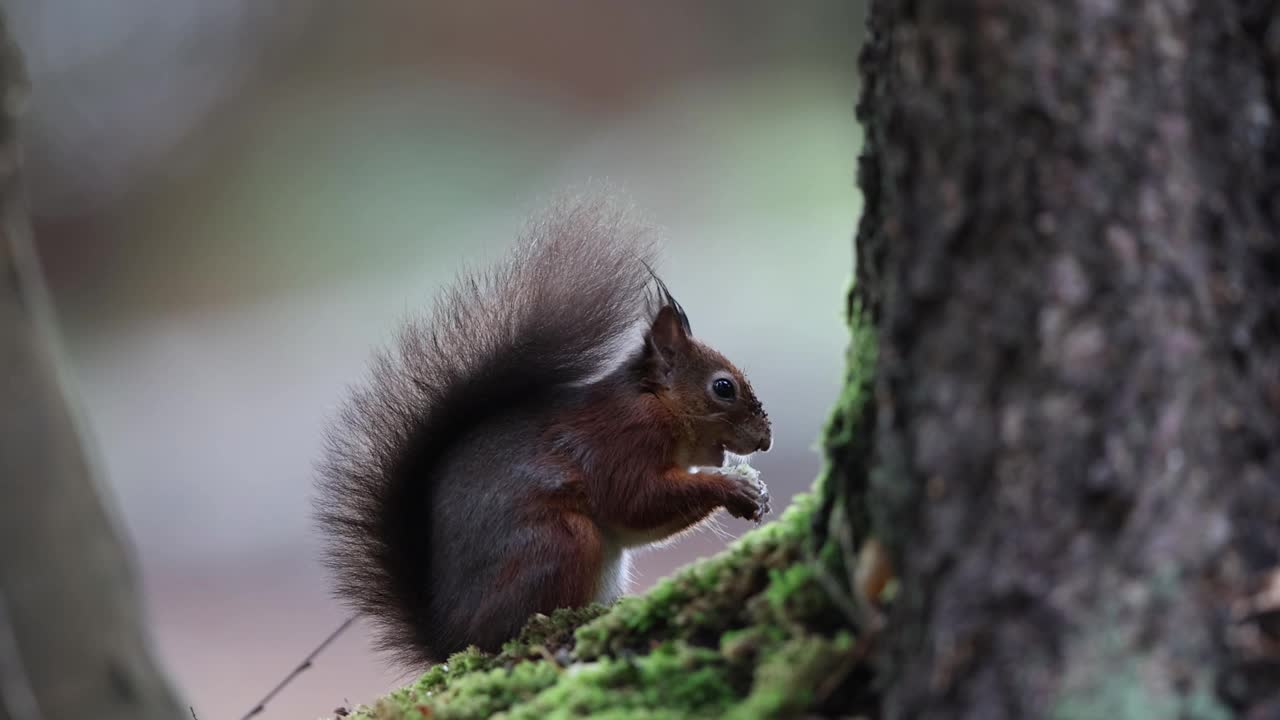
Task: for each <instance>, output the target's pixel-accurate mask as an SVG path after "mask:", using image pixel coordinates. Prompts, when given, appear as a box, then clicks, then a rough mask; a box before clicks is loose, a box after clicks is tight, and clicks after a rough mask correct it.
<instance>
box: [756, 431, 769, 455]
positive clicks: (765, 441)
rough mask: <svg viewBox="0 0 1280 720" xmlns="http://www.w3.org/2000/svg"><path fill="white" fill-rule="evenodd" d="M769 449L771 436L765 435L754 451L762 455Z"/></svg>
mask: <svg viewBox="0 0 1280 720" xmlns="http://www.w3.org/2000/svg"><path fill="white" fill-rule="evenodd" d="M771 447H773V436H772V435H765V436H764V439H763V440H761V441H760V444H759V445H757V446H756V450H759V451H760V452H762V453H767V452H769V448H771Z"/></svg>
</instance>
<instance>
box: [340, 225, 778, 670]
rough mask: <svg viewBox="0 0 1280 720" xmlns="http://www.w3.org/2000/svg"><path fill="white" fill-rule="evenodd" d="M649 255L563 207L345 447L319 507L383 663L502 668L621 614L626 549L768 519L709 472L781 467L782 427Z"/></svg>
mask: <svg viewBox="0 0 1280 720" xmlns="http://www.w3.org/2000/svg"><path fill="white" fill-rule="evenodd" d="M652 253H653V248H652V244H651V243H650V241H649V240H648V239H647V233H646V232H645V231H644V230H643V229H642V228H640V227H639V226H637V225H636V224H634V223H631V222H630V221H628V220H627V218H626V214H625V213H623V212H620V211H618V210H617V209H615V208H614V207H613V206H612V205H611V204H610V203H608V202H605V201H603V200H585V201H578V202H574V203H563V204H561V205H560V206H558V207H557V208H555V209H553V210H552V211H551V212H549V213H547V214H546V215H545V216H544V217H543V218H542V219H541V220H539V221H537V222H535V223H533V224H532V225H531V227H530V228H529V230H528V231H527V232H526V234H525V236H524V238H523V239H522V240H521V242H520V243H519V245H518V246H517V248H516V249H515V251H514V252H513V253H512V254H511V255H510V256H509V257H508V258H507V259H506V260H505V261H503V262H502V263H500V264H498V265H497V266H496V267H494V268H492V269H491V270H489V271H488V272H485V273H478V274H467V275H464V276H463V277H461V278H460V279H459V280H458V281H457V282H456V283H455V284H454V285H453V286H451V287H450V288H449V289H447V290H446V291H445V292H444V293H443V294H442V296H441V297H440V298H439V300H438V303H437V305H436V307H435V309H434V312H433V314H431V316H430V317H429V318H428V319H426V320H424V321H421V322H415V323H411V324H409V325H408V326H407V327H405V328H404V329H403V331H402V332H401V334H400V338H399V343H398V345H397V347H396V348H395V350H394V351H392V352H390V353H384V354H381V355H379V356H377V358H376V359H375V362H374V365H373V371H372V378H371V379H370V381H369V382H368V384H367V385H365V386H363V387H362V388H360V389H358V390H356V391H355V393H354V395H353V396H352V397H351V398H350V400H349V401H348V403H347V404H346V406H345V408H344V410H343V412H342V413H341V415H340V417H339V419H338V421H337V423H336V424H335V425H334V427H333V428H332V430H331V432H330V433H329V435H328V453H327V456H326V459H325V461H324V462H323V464H322V477H321V482H320V495H319V497H318V498H317V509H318V515H319V518H320V521H321V523H322V527H323V529H324V531H325V533H326V536H327V543H328V544H327V559H328V562H329V565H330V566H331V568H332V569H333V570H334V572H335V574H336V576H337V584H338V592H339V595H340V597H341V598H342V599H344V600H345V601H346V602H348V603H349V604H350V605H352V606H353V607H354V608H355V609H356V610H357V611H358V612H360V613H361V614H363V615H366V616H368V617H370V618H372V619H374V620H375V621H376V623H377V624H378V627H379V632H380V644H381V646H382V647H383V649H385V650H388V651H390V652H392V653H393V654H395V655H396V656H397V657H398V658H399V659H400V660H402V661H404V662H407V663H411V664H420V663H423V662H432V661H438V660H441V659H443V658H444V657H446V656H447V655H448V654H450V653H452V652H456V651H458V650H462V649H464V648H466V647H467V646H468V645H476V646H478V647H479V648H481V649H483V650H489V651H493V650H496V649H498V648H499V647H500V646H501V644H502V643H503V642H504V641H506V640H508V639H509V638H511V637H512V636H513V635H514V634H515V633H516V632H517V631H518V630H519V629H520V627H521V626H522V625H523V624H524V623H525V621H526V620H527V619H528V617H529V616H530V615H531V614H533V613H536V612H550V611H551V610H553V609H555V608H558V607H571V606H580V605H584V604H587V603H589V602H591V601H593V600H601V601H609V600H612V599H613V598H615V597H617V595H618V594H619V593H620V592H621V591H622V583H623V582H624V581H625V577H626V551H627V549H628V548H631V547H636V546H639V545H644V544H648V543H652V542H656V541H658V540H662V539H664V538H667V537H669V536H671V535H673V534H675V533H678V532H680V531H682V530H684V529H686V528H688V527H690V526H692V525H694V524H696V523H698V522H699V521H701V520H702V519H704V518H706V517H707V516H708V515H709V514H710V513H712V512H713V511H714V510H715V509H716V508H718V507H725V508H727V509H728V511H729V512H730V513H732V514H733V515H735V516H738V517H745V518H753V519H759V518H760V517H761V516H762V515H764V514H765V513H767V512H768V495H767V493H766V492H765V490H764V486H763V485H761V484H759V482H758V481H756V480H755V479H753V478H752V477H749V476H748V475H746V474H743V473H738V472H735V471H732V470H711V469H707V468H711V467H716V466H720V465H721V464H722V463H723V460H724V454H725V451H726V450H728V451H731V452H733V453H737V454H742V455H746V454H750V453H752V452H754V451H757V450H767V449H768V447H769V445H770V443H771V429H770V425H769V419H768V416H767V415H766V414H765V412H764V410H763V408H762V407H761V405H760V402H759V401H758V400H757V399H756V397H755V394H754V392H753V391H752V388H751V385H750V384H749V383H748V382H747V379H746V378H745V377H743V375H742V373H741V372H740V371H739V370H738V369H737V368H735V367H734V366H733V365H732V364H731V363H730V362H729V361H728V360H726V359H725V358H724V357H723V356H721V355H720V354H719V353H717V352H716V351H715V350H712V349H711V348H709V347H707V346H706V345H704V344H702V343H700V342H699V341H697V340H695V339H694V338H693V337H692V334H691V331H690V327H689V321H688V318H687V316H686V315H685V313H684V311H683V309H681V307H680V305H679V304H678V303H677V302H676V301H675V300H674V299H673V298H672V297H671V294H670V293H669V292H668V291H667V289H666V286H665V285H663V284H662V283H661V281H660V280H658V279H657V277H656V276H655V275H653V274H652V271H651V270H650V267H651V265H652ZM693 468H701V469H700V470H699V471H697V472H693V471H692V469H693Z"/></svg>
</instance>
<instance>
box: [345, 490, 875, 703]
mask: <svg viewBox="0 0 1280 720" xmlns="http://www.w3.org/2000/svg"><path fill="white" fill-rule="evenodd" d="M813 506H814V500H813V498H812V497H811V496H808V495H803V496H800V497H798V498H797V499H796V500H795V502H793V503H792V505H791V506H790V507H789V508H788V509H787V510H786V511H785V512H784V513H783V514H782V517H780V518H779V519H778V520H777V521H775V522H773V523H770V524H768V525H765V526H764V527H761V528H758V529H756V530H754V531H752V532H750V533H748V534H747V535H745V536H743V537H742V538H741V539H740V540H738V541H737V542H736V543H734V544H733V545H732V546H731V547H730V548H728V549H727V550H726V551H725V552H723V553H721V554H719V555H717V556H715V557H712V558H709V559H707V560H704V561H701V562H699V563H695V564H693V565H690V566H687V567H685V568H683V569H681V570H680V571H678V572H676V573H675V574H674V575H673V576H672V577H670V578H667V579H665V580H663V581H661V582H659V583H658V584H657V585H656V586H655V587H654V588H653V589H652V590H650V591H649V592H648V593H646V594H644V595H642V596H639V597H633V598H625V599H623V600H621V601H619V602H618V603H616V604H615V605H614V606H613V607H611V608H607V609H606V608H602V607H600V606H591V607H587V608H580V609H574V610H560V611H557V612H555V613H553V614H552V615H550V616H536V617H534V618H532V619H531V620H530V622H529V624H528V625H527V626H526V627H525V629H524V631H523V632H521V634H520V635H519V636H518V637H517V638H516V639H514V640H512V641H511V642H509V643H507V645H506V646H504V648H503V652H501V653H499V654H497V655H486V654H484V653H481V652H479V651H477V650H474V649H472V650H468V651H466V652H462V653H458V654H456V655H454V656H452V657H450V658H449V661H448V662H447V663H444V664H442V665H439V666H436V667H434V668H432V669H431V670H430V671H428V672H427V673H425V674H424V675H423V676H422V677H421V678H419V679H418V680H417V681H416V682H414V683H412V684H411V685H409V686H407V687H404V688H401V689H400V690H397V691H395V692H393V693H391V694H390V695H388V696H387V697H385V698H383V699H382V700H379V701H378V702H377V703H375V704H374V705H373V706H372V707H366V708H361V709H360V710H359V711H358V712H356V713H355V714H354V715H353V717H354V718H358V719H360V720H404V719H407V718H415V719H420V718H423V717H432V718H449V719H450V720H455V719H456V720H467V719H470V718H481V717H495V718H506V719H508V720H515V719H517V718H570V717H584V716H588V715H589V716H591V717H593V718H656V719H659V720H661V719H677V718H697V717H739V718H757V717H759V718H768V717H786V716H789V715H792V714H794V713H796V712H800V711H802V710H804V709H806V708H810V707H812V706H813V705H814V704H815V703H817V702H819V701H821V700H822V699H823V697H822V696H823V693H825V694H826V695H829V694H830V693H831V692H832V690H833V688H832V686H831V685H830V683H829V682H828V681H829V679H830V678H831V677H833V676H834V673H838V672H844V673H845V674H847V668H845V666H846V665H849V664H850V663H849V658H850V657H851V652H852V647H853V640H852V635H851V634H850V633H849V632H848V630H847V629H845V630H835V631H833V630H832V627H831V625H830V622H831V619H832V618H838V617H839V614H838V613H836V612H835V611H834V609H833V607H832V603H831V601H830V600H829V599H828V598H827V597H826V596H825V594H823V592H822V589H821V587H820V586H819V584H818V583H817V582H816V581H815V580H814V572H813V570H812V568H811V567H810V566H809V565H808V564H807V563H806V562H805V560H804V553H803V551H802V547H803V545H804V542H805V539H806V536H807V532H808V530H809V526H810V521H811V516H812V512H813ZM842 668H843V669H842Z"/></svg>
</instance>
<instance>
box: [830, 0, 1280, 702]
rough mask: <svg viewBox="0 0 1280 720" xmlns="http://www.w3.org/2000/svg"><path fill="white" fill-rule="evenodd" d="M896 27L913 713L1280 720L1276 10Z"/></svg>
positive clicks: (897, 489)
mask: <svg viewBox="0 0 1280 720" xmlns="http://www.w3.org/2000/svg"><path fill="white" fill-rule="evenodd" d="M870 23H871V36H870V37H869V39H868V45H867V48H866V50H865V53H864V58H863V70H864V91H863V98H862V102H861V104H860V109H859V115H860V117H861V119H862V121H863V123H864V124H865V126H866V131H867V145H866V148H865V154H864V157H863V158H862V164H861V169H860V180H861V185H862V189H863V192H864V193H865V196H866V214H865V216H864V218H863V221H862V225H861V228H860V230H859V235H858V240H857V243H858V248H857V257H858V267H857V284H856V289H855V293H854V299H855V300H856V304H855V307H854V312H855V314H856V315H857V316H858V319H860V320H861V321H863V322H868V323H870V324H871V325H872V326H873V327H874V336H875V345H876V351H877V366H876V374H875V379H874V401H873V402H870V403H867V404H866V406H865V407H863V408H861V409H859V410H858V412H857V413H856V415H855V416H853V417H846V418H844V420H845V421H846V423H847V422H853V423H854V424H860V425H861V426H864V427H871V428H873V429H872V430H868V433H869V437H870V441H869V442H865V443H863V447H860V448H854V449H853V450H849V448H848V447H847V445H840V446H839V447H837V448H836V450H837V452H836V454H835V455H834V462H835V463H836V466H835V468H834V472H835V474H834V476H833V477H835V478H838V479H839V481H840V483H841V487H842V489H843V490H844V491H845V496H846V497H847V498H848V500H847V502H848V506H849V507H848V511H849V513H850V517H854V518H855V519H856V518H859V517H864V516H866V517H869V518H870V520H869V522H870V525H871V528H872V529H871V532H873V533H875V534H876V535H877V536H878V537H880V538H881V539H882V540H884V541H886V543H887V544H888V546H889V548H890V552H891V555H892V557H893V558H894V563H895V566H896V569H897V572H898V578H899V582H900V586H899V587H900V589H899V593H898V595H897V600H896V601H895V603H894V606H893V608H892V610H891V613H890V618H889V624H888V626H887V627H886V629H885V630H884V632H883V633H882V634H881V636H880V641H879V650H880V653H879V654H880V664H881V670H882V672H883V678H884V680H885V682H886V685H885V697H884V700H885V709H886V714H887V716H889V717H911V718H930V717H965V718H981V719H982V720H997V719H999V718H1029V717H1056V718H1095V717H1097V718H1103V717H1105V718H1128V717H1135V718H1136V717H1142V718H1166V717H1197V718H1199V717H1203V718H1217V717H1227V716H1230V715H1231V714H1233V713H1235V712H1238V713H1240V715H1241V716H1248V717H1268V718H1271V717H1280V714H1274V713H1280V709H1278V708H1277V703H1280V694H1277V693H1280V652H1277V651H1276V648H1277V647H1278V646H1280V627H1278V626H1280V622H1277V618H1278V617H1280V242H1278V240H1277V238H1280V128H1277V125H1276V123H1277V120H1278V119H1280V84H1278V83H1280V79H1278V78H1280V4H1278V3H1276V2H1261V1H1251V0H1198V1H1197V2H1189V1H1179V2H1157V1H1156V0H1134V1H1133V2H1124V3H1116V2H1096V1H1091V0H1075V1H1073V2H1061V3H1031V2H1025V0H986V1H985V2H939V3H916V2H894V1H891V0H876V1H875V2H873V3H872V10H871V17H870ZM863 468H871V470H870V472H869V473H868V472H867V471H865V470H864V469H863ZM867 485H869V488H865V486H867ZM864 489H865V492H864ZM1268 587H1269V589H1270V593H1271V594H1270V596H1268V595H1267V593H1266V592H1264V591H1265V590H1266V589H1267V588H1268ZM1268 713H1271V714H1268Z"/></svg>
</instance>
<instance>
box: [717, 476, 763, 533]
mask: <svg viewBox="0 0 1280 720" xmlns="http://www.w3.org/2000/svg"><path fill="white" fill-rule="evenodd" d="M722 472H723V474H724V476H725V477H726V478H728V479H729V480H731V481H733V484H734V489H733V494H732V495H731V496H730V498H729V500H728V502H726V503H725V509H726V510H728V511H729V514H730V515H732V516H734V517H737V518H743V519H745V520H751V521H752V522H756V523H759V522H761V521H763V520H764V516H765V515H768V514H769V511H770V510H771V508H770V507H769V488H767V487H765V484H764V483H763V482H761V480H760V473H758V472H756V471H755V470H754V469H753V468H751V467H749V466H744V465H739V466H737V467H734V468H725V469H724V470H723V471H722Z"/></svg>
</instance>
